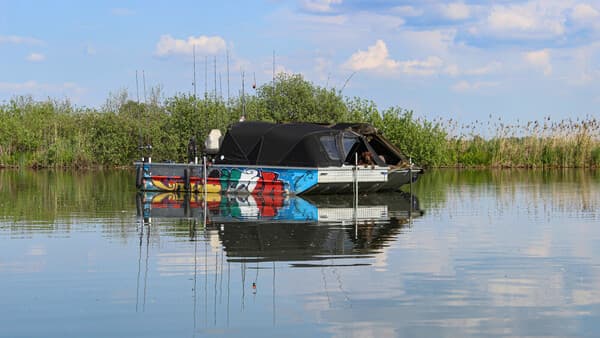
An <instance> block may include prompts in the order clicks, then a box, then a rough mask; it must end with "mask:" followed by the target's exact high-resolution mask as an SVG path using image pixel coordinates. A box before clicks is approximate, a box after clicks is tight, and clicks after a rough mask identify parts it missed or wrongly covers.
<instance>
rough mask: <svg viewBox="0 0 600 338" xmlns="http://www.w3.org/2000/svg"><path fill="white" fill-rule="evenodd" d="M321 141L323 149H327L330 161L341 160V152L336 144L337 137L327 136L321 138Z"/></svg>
mask: <svg viewBox="0 0 600 338" xmlns="http://www.w3.org/2000/svg"><path fill="white" fill-rule="evenodd" d="M319 140H320V141H321V144H322V145H323V148H325V151H326V152H327V156H329V158H330V159H332V160H339V159H340V152H339V150H338V147H337V144H336V142H335V136H333V135H325V136H321V137H320V138H319Z"/></svg>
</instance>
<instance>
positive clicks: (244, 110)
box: [240, 70, 246, 121]
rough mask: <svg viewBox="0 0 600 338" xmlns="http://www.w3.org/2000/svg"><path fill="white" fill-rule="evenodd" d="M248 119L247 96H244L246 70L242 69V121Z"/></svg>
mask: <svg viewBox="0 0 600 338" xmlns="http://www.w3.org/2000/svg"><path fill="white" fill-rule="evenodd" d="M244 120H246V98H245V97H244V71H243V70H242V117H241V118H240V121H244Z"/></svg>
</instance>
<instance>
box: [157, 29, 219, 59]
mask: <svg viewBox="0 0 600 338" xmlns="http://www.w3.org/2000/svg"><path fill="white" fill-rule="evenodd" d="M194 46H196V54H199V55H202V54H217V53H219V52H222V51H224V50H225V48H226V43H225V40H224V39H223V38H221V37H220V36H205V35H201V36H198V37H194V36H190V37H188V39H187V40H183V39H175V38H173V37H172V36H171V35H168V34H166V35H162V36H161V37H160V40H159V41H158V43H157V44H156V51H155V53H156V55H158V56H168V55H175V54H180V55H191V54H192V53H193V49H194Z"/></svg>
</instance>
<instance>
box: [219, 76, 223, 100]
mask: <svg viewBox="0 0 600 338" xmlns="http://www.w3.org/2000/svg"><path fill="white" fill-rule="evenodd" d="M219 99H220V100H221V101H222V100H223V79H222V78H221V72H219Z"/></svg>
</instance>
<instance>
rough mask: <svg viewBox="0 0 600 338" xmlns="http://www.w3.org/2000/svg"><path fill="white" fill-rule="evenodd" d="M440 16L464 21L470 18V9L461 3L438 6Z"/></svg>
mask: <svg viewBox="0 0 600 338" xmlns="http://www.w3.org/2000/svg"><path fill="white" fill-rule="evenodd" d="M440 10H441V13H442V15H443V16H444V17H445V18H447V19H450V20H464V19H468V18H469V17H470V16H471V9H470V8H469V6H467V5H465V4H464V3H462V2H454V3H449V4H444V5H441V6H440Z"/></svg>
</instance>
